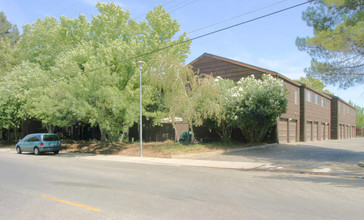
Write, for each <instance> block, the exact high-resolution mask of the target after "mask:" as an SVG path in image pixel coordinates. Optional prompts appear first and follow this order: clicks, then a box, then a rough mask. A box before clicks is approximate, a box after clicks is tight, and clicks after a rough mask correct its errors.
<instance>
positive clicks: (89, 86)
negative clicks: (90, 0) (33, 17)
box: [0, 3, 189, 140]
mask: <svg viewBox="0 0 364 220" xmlns="http://www.w3.org/2000/svg"><path fill="white" fill-rule="evenodd" d="M97 8H98V10H99V14H97V15H96V16H93V17H92V21H91V22H89V21H88V20H87V19H86V18H85V16H83V15H80V16H78V17H77V18H74V19H71V18H66V17H61V18H60V19H59V20H57V19H56V18H54V17H46V18H44V19H43V20H42V19H38V20H37V21H36V22H34V23H33V24H27V25H25V26H24V27H23V28H24V32H23V34H22V39H21V40H20V41H19V46H18V48H19V51H20V52H21V53H20V59H21V60H22V61H23V64H22V65H21V66H20V67H19V68H23V69H24V71H23V72H21V71H20V72H21V73H22V74H20V75H21V76H24V78H21V79H18V80H20V82H21V83H18V84H17V85H19V86H24V87H23V88H22V89H20V90H18V91H17V93H19V94H22V95H23V96H24V97H27V98H26V99H25V100H26V102H27V103H26V104H25V105H24V108H25V110H26V112H27V115H28V116H30V117H33V118H36V119H39V120H41V121H42V122H43V124H47V125H56V126H70V125H72V124H74V123H75V122H76V121H77V120H81V121H82V122H84V123H88V124H91V125H93V126H98V127H99V128H100V131H101V134H102V138H103V139H106V137H108V139H109V140H116V139H118V136H119V135H120V134H124V133H125V132H126V131H127V129H128V128H129V127H131V126H132V125H133V124H134V123H135V122H138V113H139V74H137V73H139V69H138V68H137V65H136V62H137V60H135V59H134V60H132V59H130V58H132V57H135V56H139V55H142V54H145V53H148V52H151V51H153V50H157V49H160V48H164V47H166V46H169V45H172V44H176V43H178V42H181V41H185V40H186V34H185V33H183V34H181V35H179V36H177V39H176V40H172V38H174V37H175V36H176V35H177V32H178V31H179V28H180V26H179V24H178V23H177V21H176V20H174V19H172V18H171V17H170V15H169V14H168V13H167V12H166V11H165V9H163V8H162V7H161V6H159V7H155V8H154V10H151V11H150V12H148V14H147V15H146V20H144V21H141V22H137V21H135V20H134V19H132V18H131V17H130V14H129V12H128V11H127V10H122V8H121V7H120V6H117V5H115V4H114V3H106V4H103V3H98V4H97ZM187 53H189V43H188V42H187V43H183V44H179V45H178V46H175V47H169V48H167V49H165V50H163V51H158V52H157V53H154V54H149V55H147V56H143V57H142V58H140V59H142V60H143V61H145V62H146V63H147V64H146V65H145V66H144V67H143V77H142V78H143V88H144V87H145V89H144V90H143V94H144V95H143V107H144V108H145V109H144V111H143V113H144V115H145V116H146V117H150V118H157V117H159V115H161V114H162V113H164V112H166V111H167V109H166V108H160V109H157V110H156V109H153V106H157V107H158V106H159V107H160V106H161V104H158V102H159V101H160V100H159V99H157V98H156V97H158V90H157V89H148V88H150V87H151V86H150V85H149V84H150V80H148V79H149V78H150V77H151V76H149V73H150V72H151V70H153V71H158V72H159V71H160V72H163V68H162V69H157V68H155V67H154V66H153V64H154V63H156V62H158V59H160V58H161V57H162V56H164V55H165V54H173V57H175V59H176V62H177V63H179V64H180V63H181V62H183V61H184V60H185V58H186V57H187ZM29 69H31V70H29ZM24 74H26V75H24ZM35 76H36V77H35ZM28 79H30V80H28ZM31 79H32V80H34V82H32V81H31ZM9 81H11V79H9ZM23 82H24V83H23ZM39 83H41V84H40V85H39ZM17 87H18V86H17ZM7 90H10V91H13V90H11V89H10V88H7ZM159 93H160V92H159ZM0 98H1V96H0ZM44 105H46V106H47V108H44ZM148 108H150V109H148ZM163 111H164V112H163Z"/></svg>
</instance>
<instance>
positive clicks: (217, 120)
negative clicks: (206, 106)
mask: <svg viewBox="0 0 364 220" xmlns="http://www.w3.org/2000/svg"><path fill="white" fill-rule="evenodd" d="M215 82H216V86H218V88H219V90H218V92H219V96H218V98H217V100H216V102H215V105H217V106H218V107H215V108H216V109H217V112H216V113H215V114H213V115H211V116H210V117H209V119H210V120H209V121H207V126H208V127H210V128H211V129H214V130H215V131H216V133H217V134H218V135H219V136H220V138H221V140H222V141H223V142H230V141H231V134H232V130H233V128H234V126H235V123H234V121H235V120H234V119H233V118H232V117H231V112H230V111H229V110H231V109H229V107H230V106H229V104H230V101H231V89H232V88H234V87H235V86H236V85H235V83H234V81H232V80H229V79H222V78H221V77H217V78H216V79H215Z"/></svg>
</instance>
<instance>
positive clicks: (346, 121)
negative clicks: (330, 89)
mask: <svg viewBox="0 0 364 220" xmlns="http://www.w3.org/2000/svg"><path fill="white" fill-rule="evenodd" d="M331 115H332V117H331V138H332V139H344V138H353V137H354V136H353V135H352V132H351V130H352V127H354V128H355V125H356V115H355V108H354V107H352V106H351V105H349V104H347V103H346V102H344V101H342V100H341V99H340V98H339V97H336V96H333V98H332V108H331Z"/></svg>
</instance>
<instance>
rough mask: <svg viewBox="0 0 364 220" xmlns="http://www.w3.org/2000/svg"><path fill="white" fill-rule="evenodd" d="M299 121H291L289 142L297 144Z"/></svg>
mask: <svg viewBox="0 0 364 220" xmlns="http://www.w3.org/2000/svg"><path fill="white" fill-rule="evenodd" d="M297 133H298V132H297V120H291V121H290V122H289V142H290V143H292V142H297V139H298V137H297Z"/></svg>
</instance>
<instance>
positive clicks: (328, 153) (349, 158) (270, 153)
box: [224, 144, 364, 164]
mask: <svg viewBox="0 0 364 220" xmlns="http://www.w3.org/2000/svg"><path fill="white" fill-rule="evenodd" d="M224 155H227V156H244V157H249V158H251V159H257V160H261V159H263V160H269V161H280V162H281V161H291V162H295V161H297V162H298V161H307V162H308V161H311V162H339V163H350V164H352V163H357V162H358V161H360V160H364V148H363V152H355V151H351V150H344V149H335V148H328V147H321V146H315V145H288V144H276V145H270V146H268V147H265V148H259V149H251V150H244V151H239V152H230V153H224Z"/></svg>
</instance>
